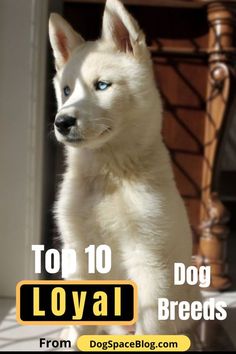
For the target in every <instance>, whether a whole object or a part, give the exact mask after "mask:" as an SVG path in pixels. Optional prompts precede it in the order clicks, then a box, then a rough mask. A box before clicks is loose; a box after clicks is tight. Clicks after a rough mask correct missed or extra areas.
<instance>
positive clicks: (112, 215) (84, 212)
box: [62, 179, 157, 233]
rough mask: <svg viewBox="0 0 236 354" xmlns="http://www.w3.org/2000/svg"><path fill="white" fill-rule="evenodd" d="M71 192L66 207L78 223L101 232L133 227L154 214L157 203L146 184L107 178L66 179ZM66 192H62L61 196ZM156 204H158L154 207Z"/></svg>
mask: <svg viewBox="0 0 236 354" xmlns="http://www.w3.org/2000/svg"><path fill="white" fill-rule="evenodd" d="M65 189H66V190H67V193H69V196H70V197H69V196H68V197H67V198H66V203H64V206H63V209H64V211H65V209H66V214H67V215H71V216H73V218H74V222H76V224H80V225H81V226H85V227H86V229H87V230H88V229H89V228H92V229H96V230H97V232H99V231H101V232H102V233H104V232H106V233H117V232H119V233H120V232H121V231H128V230H129V231H132V230H134V229H135V228H136V227H138V226H139V225H141V224H142V223H145V222H146V221H147V220H148V219H150V217H151V218H152V216H153V214H154V212H155V210H157V205H156V202H155V198H154V196H153V194H152V193H150V191H148V188H147V186H146V185H145V184H142V183H130V182H126V181H122V182H121V183H119V184H115V183H111V182H106V181H104V180H102V179H101V180H96V181H92V182H91V181H88V182H87V183H85V182H83V183H81V182H80V183H78V182H77V181H67V182H66V188H65V185H64V190H65ZM64 194H65V193H64V192H63V193H62V198H63V195H64ZM154 205H155V208H154Z"/></svg>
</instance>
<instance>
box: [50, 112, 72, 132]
mask: <svg viewBox="0 0 236 354" xmlns="http://www.w3.org/2000/svg"><path fill="white" fill-rule="evenodd" d="M75 123H76V118H75V117H71V116H67V115H62V116H58V117H57V118H56V120H55V126H56V127H57V130H58V131H59V132H60V133H62V134H67V133H68V132H69V130H70V128H71V127H73V126H75Z"/></svg>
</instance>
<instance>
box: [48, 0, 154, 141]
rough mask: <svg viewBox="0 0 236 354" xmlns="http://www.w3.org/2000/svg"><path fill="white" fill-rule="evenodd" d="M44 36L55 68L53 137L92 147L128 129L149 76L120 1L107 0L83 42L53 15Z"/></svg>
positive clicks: (141, 41)
mask: <svg viewBox="0 0 236 354" xmlns="http://www.w3.org/2000/svg"><path fill="white" fill-rule="evenodd" d="M49 36H50V42H51V46H52V48H53V54H54V58H55V67H56V71H57V73H56V76H55V78H54V85H55V90H56V96H57V102H58V112H57V115H56V118H55V134H56V137H57V139H58V140H59V141H60V142H63V143H64V144H67V145H72V146H75V147H77V146H86V147H91V148H97V147H100V146H102V145H104V144H105V143H107V142H109V141H112V139H114V137H117V136H119V134H122V135H125V134H128V133H127V131H128V129H130V128H129V124H130V123H132V124H133V125H134V126H135V125H137V123H138V122H135V119H137V116H139V115H140V113H141V111H142V109H143V108H145V105H147V99H146V98H145V96H146V97H148V95H149V91H150V87H152V88H153V85H154V80H153V74H152V70H151V60H150V55H149V51H148V49H147V46H146V43H145V38H144V34H143V32H142V31H141V30H140V28H139V26H138V25H137V22H136V21H135V20H134V19H133V18H132V17H131V15H130V14H129V13H128V12H127V11H126V9H125V8H124V6H123V5H122V3H121V2H119V1H118V0H107V2H106V6H105V11H104V16H103V27H102V36H101V38H100V39H99V40H97V41H95V42H88V41H85V40H84V39H83V38H82V37H81V36H80V35H79V34H78V33H76V32H75V31H74V30H73V28H72V27H71V26H70V25H69V24H68V23H67V22H66V21H65V20H64V19H63V18H62V17H61V16H60V15H58V14H52V15H51V16H50V20H49ZM143 119H144V120H145V117H143Z"/></svg>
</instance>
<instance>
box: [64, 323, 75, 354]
mask: <svg viewBox="0 0 236 354" xmlns="http://www.w3.org/2000/svg"><path fill="white" fill-rule="evenodd" d="M78 336H79V334H78V331H77V329H76V327H75V326H68V327H65V328H63V330H62V331H61V333H60V340H69V341H70V343H71V347H70V348H69V349H66V351H72V352H73V351H77V350H78V349H77V345H76V342H77V339H78Z"/></svg>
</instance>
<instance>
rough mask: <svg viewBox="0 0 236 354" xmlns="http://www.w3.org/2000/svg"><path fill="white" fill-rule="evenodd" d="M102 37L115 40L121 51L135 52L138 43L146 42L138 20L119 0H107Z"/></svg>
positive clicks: (143, 43)
mask: <svg viewBox="0 0 236 354" xmlns="http://www.w3.org/2000/svg"><path fill="white" fill-rule="evenodd" d="M102 38H103V39H105V40H108V41H113V42H114V43H115V45H116V47H117V49H118V50H119V51H121V52H131V53H133V54H135V47H137V45H144V46H146V44H145V36H144V34H143V32H142V31H141V30H140V28H139V25H138V23H137V21H136V20H135V19H134V18H133V17H132V16H131V15H130V14H129V13H128V11H127V10H126V9H125V7H124V5H123V4H122V3H121V2H120V1H119V0H107V1H106V6H105V11H104V15H103V28H102Z"/></svg>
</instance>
